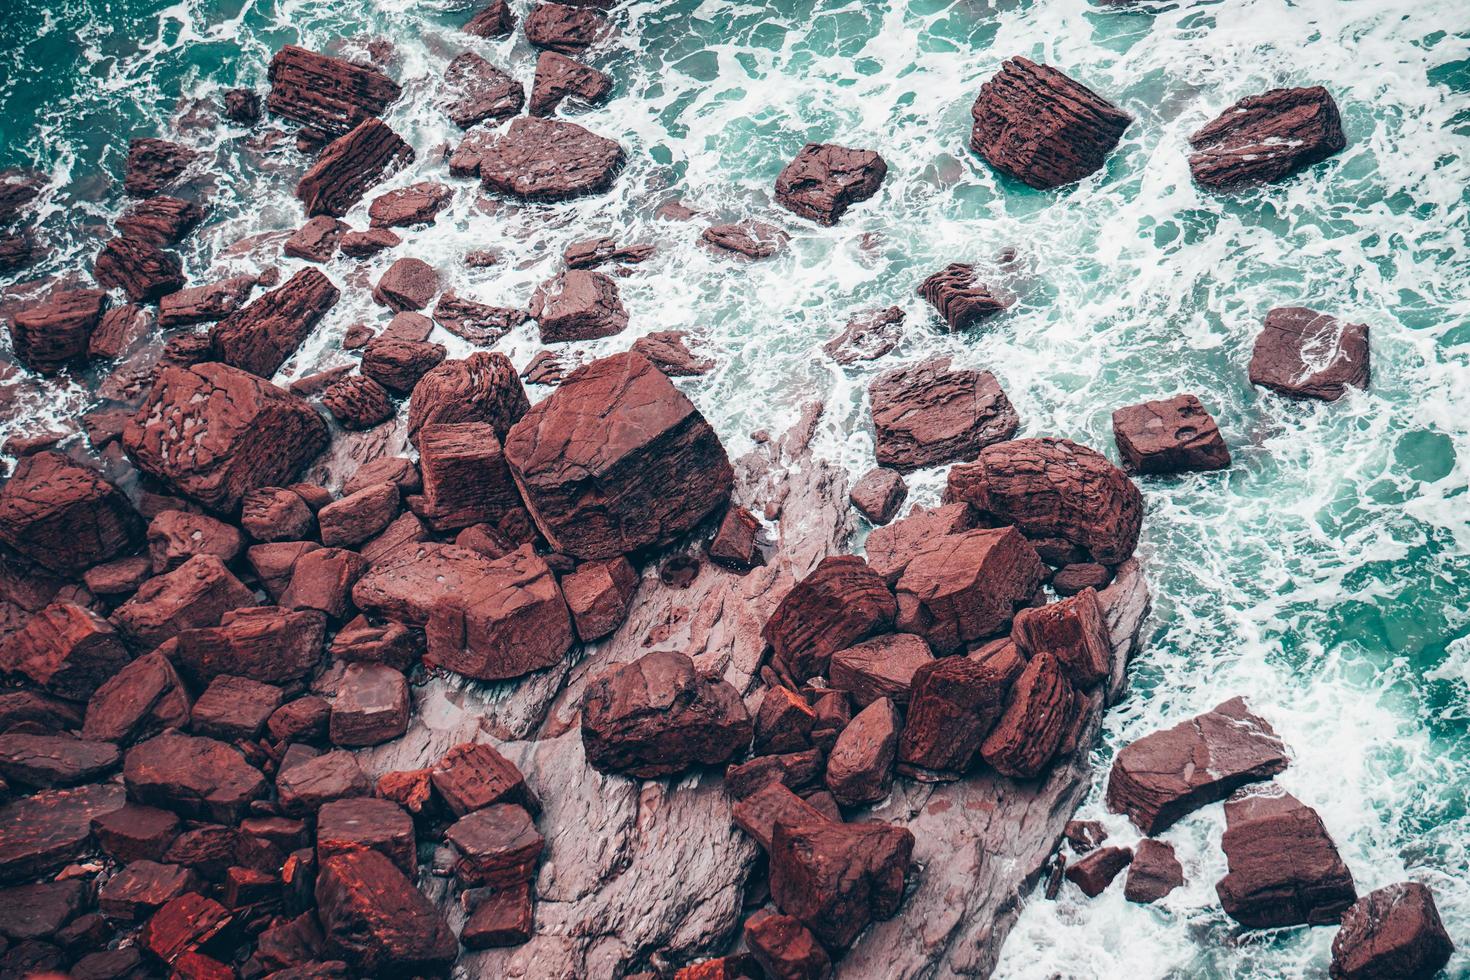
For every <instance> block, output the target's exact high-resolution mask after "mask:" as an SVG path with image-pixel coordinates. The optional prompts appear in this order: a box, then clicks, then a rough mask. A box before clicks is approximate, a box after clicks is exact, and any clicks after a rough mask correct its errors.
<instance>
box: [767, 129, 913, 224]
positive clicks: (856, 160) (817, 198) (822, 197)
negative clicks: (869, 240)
mask: <svg viewBox="0 0 1470 980" xmlns="http://www.w3.org/2000/svg"><path fill="white" fill-rule="evenodd" d="M887 174H888V165H887V164H886V163H884V162H883V158H882V157H881V156H879V155H878V154H877V153H875V152H873V151H872V150H853V149H848V148H847V147H844V146H836V145H834V144H831V143H808V144H807V145H806V146H804V147H802V148H801V152H800V153H798V154H797V155H796V158H795V159H794V160H792V161H791V162H790V163H788V164H787V165H786V166H785V167H784V168H782V170H781V173H780V174H779V175H778V176H777V177H776V203H777V204H780V205H781V206H782V207H784V208H785V209H786V210H788V211H790V212H792V213H793V214H797V215H800V216H801V217H803V218H809V219H811V220H812V221H815V222H816V223H817V224H819V225H835V224H836V223H837V219H838V218H840V217H842V215H843V212H845V211H846V210H847V209H848V208H850V207H852V205H854V204H857V203H858V202H860V201H866V200H867V199H868V198H870V197H872V196H873V195H874V194H876V193H878V188H879V187H881V186H882V184H883V178H884V177H885V176H887Z"/></svg>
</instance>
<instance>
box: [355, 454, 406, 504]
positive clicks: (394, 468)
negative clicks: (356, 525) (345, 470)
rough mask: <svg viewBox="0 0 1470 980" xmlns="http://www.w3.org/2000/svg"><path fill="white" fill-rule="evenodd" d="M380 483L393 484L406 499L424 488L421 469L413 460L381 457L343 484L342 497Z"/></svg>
mask: <svg viewBox="0 0 1470 980" xmlns="http://www.w3.org/2000/svg"><path fill="white" fill-rule="evenodd" d="M379 483H391V484H393V485H394V486H396V487H397V488H398V491H399V493H401V494H402V495H403V496H405V497H406V496H408V495H409V494H411V493H418V492H419V489H420V488H421V487H422V486H423V484H422V482H421V480H420V478H419V469H418V467H417V466H415V465H414V462H413V460H411V459H406V458H405V457H403V456H380V457H378V458H377V459H375V460H373V461H372V462H370V463H364V464H363V465H361V466H359V467H358V468H357V469H356V470H354V471H353V473H352V476H351V477H349V478H348V480H347V482H346V483H344V484H342V496H344V497H346V496H349V495H351V494H354V493H356V492H357V491H359V490H362V489H365V488H366V487H371V486H375V485H376V484H379Z"/></svg>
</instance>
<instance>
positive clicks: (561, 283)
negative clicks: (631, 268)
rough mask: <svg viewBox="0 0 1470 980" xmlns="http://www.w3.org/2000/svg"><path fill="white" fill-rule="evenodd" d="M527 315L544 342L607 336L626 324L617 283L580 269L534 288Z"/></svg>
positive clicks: (550, 342) (602, 275)
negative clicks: (529, 314) (533, 321)
mask: <svg viewBox="0 0 1470 980" xmlns="http://www.w3.org/2000/svg"><path fill="white" fill-rule="evenodd" d="M531 317H532V319H534V320H535V321H536V325H537V327H539V328H540V331H541V340H542V342H543V343H547V344H553V343H558V342H560V341H566V340H596V339H597V338H599V337H611V336H613V335H614V334H618V333H622V331H623V328H624V327H626V326H627V325H628V311H627V310H625V309H623V303H622V300H621V299H619V298H618V284H617V283H616V282H614V281H613V280H612V278H611V277H609V276H607V275H604V274H603V273H601V272H590V271H587V270H584V269H569V270H568V271H566V272H563V273H562V274H561V275H559V276H557V277H556V278H555V279H553V280H551V281H550V282H545V283H542V284H541V285H540V286H538V287H536V292H535V295H533V296H532V297H531Z"/></svg>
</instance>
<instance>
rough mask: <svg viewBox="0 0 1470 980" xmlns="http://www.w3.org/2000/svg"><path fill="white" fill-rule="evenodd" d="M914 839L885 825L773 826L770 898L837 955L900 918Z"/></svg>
mask: <svg viewBox="0 0 1470 980" xmlns="http://www.w3.org/2000/svg"><path fill="white" fill-rule="evenodd" d="M913 849H914V835H913V834H912V833H910V832H909V831H908V830H906V829H904V828H902V827H894V826H890V825H888V824H885V823H876V822H874V823H850V824H844V823H835V822H833V821H824V822H821V823H808V824H797V825H790V824H785V823H780V822H778V823H777V824H776V832H775V835H774V837H773V838H772V842H771V898H772V899H774V900H775V903H776V907H777V908H779V909H780V910H781V911H782V912H784V913H785V914H787V915H791V916H794V917H795V918H797V919H800V920H801V921H802V923H803V924H805V925H806V927H807V928H808V929H810V930H811V931H812V932H813V933H814V934H815V935H816V936H817V938H818V939H820V940H821V941H822V942H823V943H824V944H826V945H827V946H829V947H831V948H834V949H844V948H846V947H847V946H850V945H851V944H852V941H853V940H854V939H856V938H857V936H858V934H859V933H860V932H862V931H863V930H864V929H865V928H867V927H868V925H869V924H870V923H872V922H875V921H877V920H880V919H886V918H888V917H889V916H891V915H893V914H894V913H895V912H897V911H898V906H899V903H900V902H902V901H903V889H904V879H905V877H906V876H907V875H908V870H909V860H910V858H911V856H912V854H913Z"/></svg>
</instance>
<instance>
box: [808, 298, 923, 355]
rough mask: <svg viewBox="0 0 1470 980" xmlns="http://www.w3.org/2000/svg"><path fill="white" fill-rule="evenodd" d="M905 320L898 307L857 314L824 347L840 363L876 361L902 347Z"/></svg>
mask: <svg viewBox="0 0 1470 980" xmlns="http://www.w3.org/2000/svg"><path fill="white" fill-rule="evenodd" d="M903 321H904V312H903V310H901V309H899V308H898V307H896V306H890V307H888V308H887V309H881V308H880V309H871V310H864V311H862V312H861V313H856V314H854V315H853V316H852V317H851V318H850V319H849V320H848V321H847V325H846V326H845V327H843V330H842V333H840V334H838V335H837V336H836V337H833V338H832V339H831V340H829V341H827V343H825V344H823V345H822V350H824V351H826V352H827V356H828V357H830V358H832V359H833V360H834V361H836V362H837V363H838V364H856V363H857V362H859V361H875V360H877V359H878V358H880V357H882V356H883V355H884V354H887V353H888V352H889V351H891V350H893V349H894V348H895V347H897V346H898V342H899V340H900V339H901V338H902V329H903Z"/></svg>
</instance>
